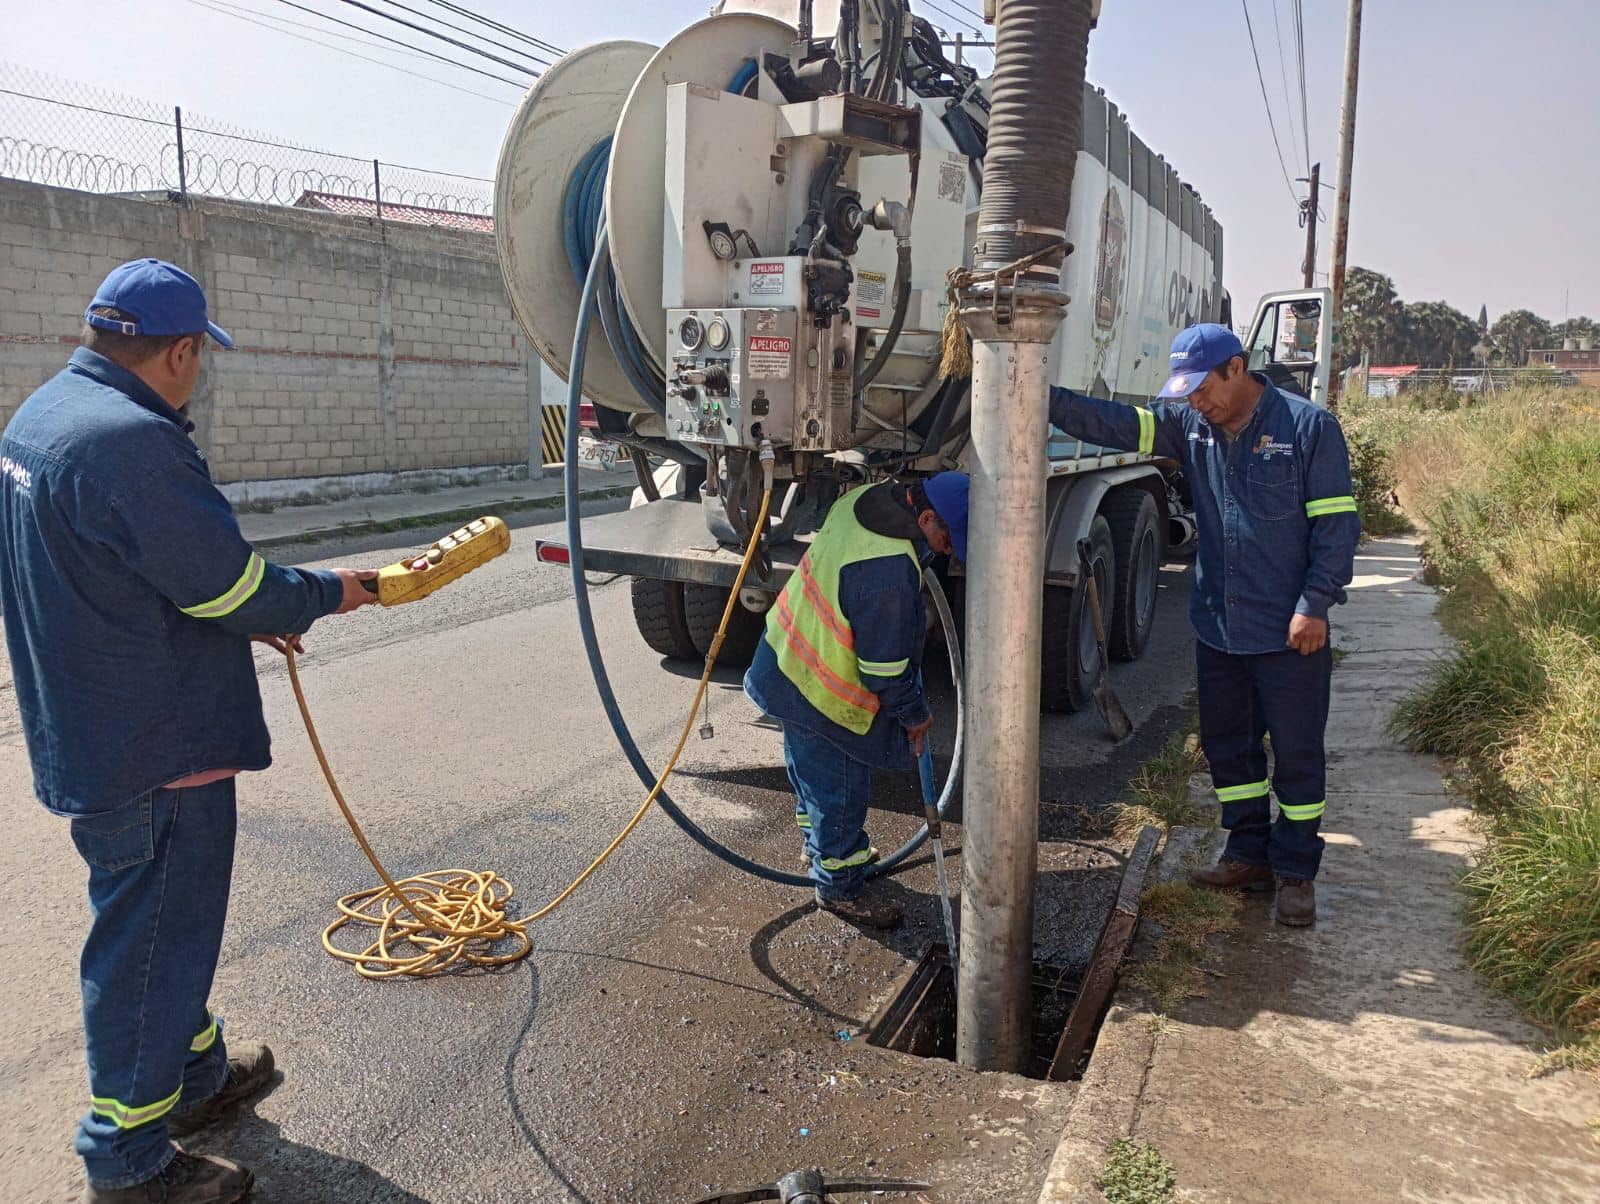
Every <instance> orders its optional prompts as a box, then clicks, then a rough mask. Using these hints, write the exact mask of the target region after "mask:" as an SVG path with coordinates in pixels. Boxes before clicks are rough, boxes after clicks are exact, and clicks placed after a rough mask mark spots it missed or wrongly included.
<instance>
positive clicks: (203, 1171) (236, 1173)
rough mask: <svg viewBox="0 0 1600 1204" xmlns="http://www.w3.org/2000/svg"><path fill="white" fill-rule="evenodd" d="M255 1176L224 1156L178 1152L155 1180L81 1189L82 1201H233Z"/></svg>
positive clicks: (172, 1203) (246, 1191)
mask: <svg viewBox="0 0 1600 1204" xmlns="http://www.w3.org/2000/svg"><path fill="white" fill-rule="evenodd" d="M255 1181H256V1177H255V1176H254V1175H253V1174H251V1173H250V1171H249V1170H247V1169H246V1168H244V1167H242V1166H240V1165H238V1164H237V1163H234V1162H229V1161H228V1160H227V1159H226V1158H216V1157H213V1156H212V1155H210V1154H204V1155H195V1154H185V1153H184V1152H183V1151H182V1150H179V1151H178V1155H177V1157H175V1158H174V1159H173V1160H172V1161H171V1162H169V1163H167V1165H166V1168H165V1169H164V1170H163V1171H162V1172H161V1173H160V1174H159V1175H157V1176H156V1177H155V1178H154V1179H146V1180H145V1181H144V1182H143V1183H135V1184H134V1185H133V1186H132V1187H96V1186H95V1185H94V1184H93V1183H91V1184H89V1186H88V1187H87V1188H85V1189H84V1193H83V1204H235V1202H236V1201H238V1200H243V1199H244V1198H245V1197H246V1196H248V1195H249V1194H250V1188H251V1187H252V1186H253V1185H254V1184H255Z"/></svg>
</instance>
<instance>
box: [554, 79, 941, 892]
mask: <svg viewBox="0 0 1600 1204" xmlns="http://www.w3.org/2000/svg"><path fill="white" fill-rule="evenodd" d="M755 71H756V64H755V60H753V59H752V60H750V61H749V62H748V63H746V64H745V66H744V67H741V68H740V70H739V73H738V74H737V75H735V76H734V85H738V84H739V80H740V78H741V77H743V76H745V74H746V72H748V73H749V75H748V78H745V79H744V85H741V86H732V85H730V88H729V91H740V90H741V88H742V86H747V85H748V84H749V82H750V80H751V79H754V78H755ZM610 151H611V139H610V138H609V137H608V138H606V139H604V140H602V141H601V142H599V143H596V144H595V146H594V147H592V148H591V149H590V150H589V152H588V153H587V154H586V155H584V157H583V158H582V159H581V160H579V162H578V166H577V167H576V168H575V169H574V170H573V174H572V177H571V179H570V180H569V181H568V184H567V193H566V198H565V201H564V203H563V214H562V219H563V234H564V240H565V243H566V250H567V259H568V262H569V263H570V264H571V265H572V269H573V275H574V278H575V279H577V280H578V281H580V282H581V284H582V287H583V292H582V294H581V297H580V300H579V304H578V323H577V329H576V331H575V332H574V334H573V340H572V358H571V367H570V370H569V376H568V380H567V430H566V452H565V455H566V466H565V468H564V470H563V473H562V485H563V494H564V501H565V504H566V511H567V514H566V527H567V548H568V554H569V557H570V567H571V570H572V592H573V600H574V602H575V603H576V605H577V610H578V631H579V633H580V634H581V636H582V638H583V648H584V653H585V655H586V656H587V657H588V661H589V671H590V673H591V675H592V676H593V678H594V684H595V690H596V692H597V693H598V694H599V695H600V704H601V706H602V707H603V708H604V709H605V713H606V719H607V720H608V721H609V722H610V724H611V730H612V732H613V734H614V735H615V736H616V738H617V744H618V745H619V746H620V747H621V749H622V752H623V755H624V756H625V757H626V758H627V759H628V764H630V765H631V766H633V772H634V773H635V774H636V775H637V776H638V778H639V781H640V782H642V783H643V784H644V785H645V787H646V788H654V786H655V784H656V774H655V773H654V772H653V771H652V770H651V769H650V766H649V763H648V762H646V761H645V759H644V754H643V753H641V752H640V751H639V745H638V743H637V742H636V741H635V740H634V738H633V733H632V732H631V731H629V729H628V724H627V721H626V720H625V719H624V718H623V717H622V708H621V707H620V706H619V705H618V703H617V696H616V691H615V690H613V689H612V687H611V677H610V674H609V673H607V671H606V666H605V660H604V658H603V657H602V656H601V654H600V641H599V638H598V636H597V635H596V632H595V626H594V612H593V609H592V608H591V607H590V605H589V583H588V580H587V579H586V577H585V576H584V562H583V524H582V519H581V517H580V515H579V511H578V507H579V500H580V499H579V496H578V467H577V466H578V429H579V423H578V408H579V405H580V403H581V401H582V398H583V371H584V362H585V360H586V359H587V354H588V339H589V327H590V324H591V323H592V322H593V321H594V318H595V315H596V313H597V312H600V313H602V326H604V327H605V328H606V335H607V338H608V340H609V341H610V342H611V348H612V351H613V353H614V354H616V357H617V360H618V362H619V363H621V364H622V365H623V370H624V372H625V373H626V374H627V375H628V377H629V381H630V383H632V384H633V386H634V388H635V389H636V390H638V391H639V392H640V395H641V397H643V398H644V399H645V400H646V402H648V403H649V404H650V405H651V408H652V409H658V408H659V407H661V406H663V405H664V401H662V400H661V399H660V397H659V393H658V394H657V395H655V396H652V395H650V394H648V393H647V392H646V391H645V389H644V388H643V385H644V381H642V380H636V379H635V372H634V369H638V375H639V376H641V377H645V378H647V379H648V378H649V377H650V376H651V375H653V374H651V373H648V372H646V371H644V369H645V367H646V365H647V364H649V362H650V361H649V358H648V355H647V353H645V351H644V349H643V345H642V343H641V342H640V340H639V337H638V332H637V331H636V330H634V329H633V325H632V323H631V322H630V321H629V320H628V316H627V313H626V311H625V310H623V309H622V306H621V304H620V299H619V298H618V297H617V295H616V279H615V275H614V273H613V272H612V268H611V253H610V236H609V232H608V231H607V230H606V227H605V181H606V172H607V168H608V166H609V155H610ZM602 293H604V294H608V296H606V297H605V298H602ZM608 301H609V302H610V303H611V305H612V306H613V307H614V310H615V312H616V316H617V318H618V319H619V321H618V322H617V329H616V331H615V332H613V329H612V328H611V327H610V326H608V325H607V324H606V322H605V320H604V310H605V308H606V305H607V302H608ZM619 341H620V342H621V344H622V345H621V346H619ZM635 356H637V357H638V359H637V360H635V362H634V363H632V364H630V363H628V362H627V361H629V360H630V359H634V357H635ZM663 388H664V382H663ZM933 585H934V586H935V588H934V590H933V598H934V604H935V607H936V608H937V610H938V611H939V616H940V621H941V623H942V624H943V627H944V631H945V633H946V637H947V639H948V640H950V641H951V642H950V644H949V648H950V659H951V671H952V675H953V677H954V679H955V682H956V691H957V697H956V737H955V751H954V755H953V759H952V762H951V766H950V774H949V776H948V777H947V778H946V780H945V785H944V790H943V792H942V794H941V795H940V797H939V801H938V811H939V813H940V814H941V815H942V814H943V813H944V811H945V809H946V808H947V807H948V806H949V804H950V798H951V796H952V794H953V793H954V790H955V783H956V778H957V774H958V771H959V768H960V765H961V754H962V744H963V723H962V712H963V710H964V706H963V700H962V697H961V692H962V677H963V674H962V671H961V653H960V649H959V647H958V646H957V645H956V644H955V642H954V639H955V624H954V620H953V618H952V617H951V615H950V610H949V606H948V604H947V602H946V601H945V597H944V593H943V591H942V590H939V589H938V588H937V585H938V582H937V579H934V580H933ZM656 802H658V803H659V804H660V805H661V809H662V810H663V811H665V812H666V813H667V817H668V818H669V819H671V820H672V822H673V823H675V824H677V825H678V827H679V828H681V829H682V830H683V831H684V833H685V834H686V835H688V836H689V838H690V839H692V840H693V841H694V842H695V843H696V844H698V845H699V846H700V847H701V848H703V849H705V850H706V851H707V852H708V853H710V854H712V855H713V856H715V857H718V858H720V859H721V860H723V861H725V862H727V863H728V864H729V865H731V866H733V867H734V868H735V869H739V870H743V871H744V872H745V873H747V874H750V875H752V876H753V877H756V878H761V879H764V880H765V881H767V882H775V883H778V884H779V885H781V886H799V887H811V886H812V885H814V884H813V882H812V880H811V879H810V878H809V877H806V876H803V875H800V874H791V873H787V872H785V871H783V870H776V869H773V868H772V867H771V866H766V865H762V864H761V863H760V862H757V861H752V860H751V859H750V858H748V857H745V856H744V855H743V854H740V853H737V852H735V851H734V850H733V849H730V848H728V847H727V846H726V845H724V844H723V843H721V842H720V841H718V840H717V839H716V838H715V837H713V836H712V835H710V833H708V832H706V830H705V829H704V828H702V827H700V825H699V824H697V823H695V822H694V820H692V819H690V818H689V816H688V815H686V814H685V813H684V811H683V810H682V808H680V807H679V806H678V805H677V804H676V803H675V802H673V801H672V799H671V797H670V796H668V794H667V792H666V791H665V790H662V791H661V792H660V793H659V794H658V795H657V796H656ZM927 839H928V826H927V825H926V824H923V826H922V828H921V830H920V831H918V832H917V833H916V834H915V835H914V836H913V837H912V838H911V839H910V840H908V841H907V842H906V843H905V844H904V845H902V846H901V847H900V848H899V849H897V850H895V852H894V853H892V854H890V856H888V857H887V858H885V859H884V860H882V861H880V862H878V863H877V864H876V865H874V866H872V867H871V868H870V869H868V870H867V876H868V877H877V876H879V875H882V874H887V873H889V872H890V871H892V870H894V869H895V868H897V867H898V866H899V865H900V864H901V863H902V862H904V861H905V860H906V859H907V858H908V857H910V856H911V855H912V854H913V853H915V852H916V851H917V850H918V849H919V848H921V847H922V844H923V842H924V841H926V840H927Z"/></svg>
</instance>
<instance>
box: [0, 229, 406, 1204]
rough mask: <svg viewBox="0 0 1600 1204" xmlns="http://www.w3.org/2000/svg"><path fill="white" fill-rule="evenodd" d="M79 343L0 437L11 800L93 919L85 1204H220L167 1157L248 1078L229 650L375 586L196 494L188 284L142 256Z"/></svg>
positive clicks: (247, 1084) (194, 349)
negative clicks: (263, 541) (293, 557)
mask: <svg viewBox="0 0 1600 1204" xmlns="http://www.w3.org/2000/svg"><path fill="white" fill-rule="evenodd" d="M84 319H85V323H86V325H85V326H84V329H83V336H82V342H83V345H82V346H81V347H80V348H79V349H78V350H76V351H74V352H73V353H72V358H71V361H70V362H69V363H68V365H67V367H66V368H65V369H64V370H63V371H61V372H60V373H58V374H57V375H56V376H54V377H52V378H51V379H50V380H49V381H47V382H46V383H45V384H44V385H42V386H41V387H40V388H39V389H38V390H37V391H36V392H35V393H34V394H33V395H32V396H31V397H29V398H28V399H27V400H26V401H25V402H23V403H22V406H21V408H20V409H18V411H17V413H16V415H15V416H14V417H13V418H12V419H11V421H10V423H9V424H8V425H7V426H6V429H5V434H4V436H3V437H0V470H3V476H0V536H3V538H0V608H3V611H4V616H5V633H6V645H7V648H8V649H9V651H10V655H11V668H12V674H13V681H14V684H15V689H16V699H17V706H18V710H19V711H20V713H21V719H22V728H23V734H24V736H25V738H26V741H27V747H28V757H29V760H30V762H31V763H32V766H33V787H34V793H35V794H36V795H37V796H38V798H39V801H40V802H41V803H43V804H44V805H45V807H47V808H48V809H49V810H51V811H52V812H54V813H56V814H57V815H62V816H66V817H68V818H69V819H70V820H71V821H72V842H73V844H74V846H76V848H77V851H78V853H79V855H80V856H81V857H82V858H83V860H84V861H85V862H86V863H87V864H88V868H89V907H90V911H91V912H92V914H93V921H92V923H91V925H90V928H89V935H88V939H87V940H86V941H85V942H84V946H83V956H82V960H81V966H80V977H81V980H82V988H83V1023H84V1030H85V1036H86V1038H87V1045H88V1064H89V1095H90V1102H89V1110H88V1112H87V1113H86V1114H85V1115H84V1117H83V1119H82V1121H81V1123H80V1124H79V1126H78V1136H77V1141H76V1149H77V1152H78V1154H79V1155H80V1156H81V1157H82V1158H83V1160H84V1166H85V1170H86V1172H87V1176H88V1186H87V1188H86V1189H85V1194H84V1199H85V1200H86V1201H88V1202H89V1204H132V1202H133V1201H140V1202H149V1201H164V1202H166V1204H231V1202H232V1201H235V1200H242V1199H243V1198H244V1197H245V1196H246V1195H248V1194H249V1192H250V1187H251V1182H252V1176H251V1173H250V1172H249V1170H247V1169H245V1168H243V1167H240V1166H238V1165H236V1164H234V1163H232V1162H230V1161H228V1160H227V1159H223V1158H217V1157H211V1156H205V1157H197V1156H194V1155H190V1154H187V1153H184V1152H183V1151H181V1150H180V1149H179V1148H178V1147H177V1146H176V1145H174V1144H173V1141H172V1138H173V1137H181V1136H184V1135H186V1134H189V1133H193V1132H195V1131H197V1130H199V1129H202V1128H204V1127H206V1126H207V1125H209V1124H211V1123H213V1122H215V1121H217V1120H219V1119H221V1118H222V1117H223V1116H225V1115H226V1114H227V1113H228V1112H229V1111H230V1110H231V1109H233V1108H235V1107H236V1106H237V1105H238V1104H240V1103H241V1102H242V1101H243V1100H245V1099H247V1098H248V1097H250V1096H251V1095H254V1094H255V1093H257V1092H259V1091H261V1090H262V1089H263V1088H264V1087H265V1086H267V1084H268V1083H269V1082H270V1081H271V1080H272V1077H273V1070H274V1062H273V1056H272V1052H271V1051H270V1050H269V1049H268V1048H267V1047H266V1046H265V1045H261V1044H251V1045H243V1046H240V1045H235V1046H234V1047H232V1048H230V1046H229V1045H228V1044H227V1043H226V1042H224V1040H223V1033H222V1020H221V1019H220V1018H219V1017H218V1016H217V1015H216V1014H215V1013H214V1012H212V1011H211V1010H210V1005H209V1001H208V996H209V994H210V991H211V981H212V976H213V974H214V973H215V971H216V967H217V956H218V953H219V951H220V950H221V947H222V931H223V920H224V917H225V916H226V914H227V909H228V887H229V880H230V877H231V875H232V871H233V848H234V834H235V827H236V813H235V799H234V778H235V776H236V775H237V774H239V773H240V772H242V771H245V770H256V769H265V768H266V767H267V765H268V764H270V762H271V759H272V758H271V754H270V749H269V742H268V737H267V726H266V721H265V719H264V717H263V715H262V711H261V695H260V692H259V690H258V689H257V686H256V671H255V659H254V657H253V655H252V652H251V641H252V639H254V640H257V641H260V642H262V643H266V644H270V645H271V646H273V647H275V648H277V649H278V650H279V651H283V650H284V648H285V645H286V643H287V642H289V641H294V642H295V646H296V647H298V637H299V634H300V633H301V632H304V631H305V630H306V629H307V628H309V627H310V626H311V625H312V623H314V622H315V621H316V620H317V619H319V618H321V617H322V616H324V615H329V614H335V613H337V614H343V613H344V612H346V611H350V610H354V609H355V608H356V607H358V606H364V605H366V604H367V603H369V602H372V601H374V600H375V598H374V595H373V594H372V593H370V592H368V590H367V588H366V586H365V585H364V584H363V582H364V581H367V580H370V579H371V578H374V577H376V576H377V574H376V573H374V572H369V571H357V570H353V569H334V570H326V571H323V570H305V569H293V568H281V567H279V566H278V565H275V564H270V563H268V562H267V561H265V560H263V559H262V557H261V556H260V555H259V554H258V553H257V552H256V551H255V549H254V548H252V547H251V546H250V544H248V543H247V542H246V541H245V539H244V537H243V536H242V535H241V534H240V533H239V525H238V523H237V522H236V521H235V519H234V515H233V510H232V507H230V506H229V504H228V501H227V499H226V498H224V497H223V496H222V494H221V493H220V492H219V491H218V490H217V487H216V486H215V485H214V484H212V481H211V474H210V471H209V469H208V468H207V466H206V462H205V458H204V457H203V456H202V455H201V453H200V449H199V448H198V447H196V446H195V444H194V442H193V441H192V440H191V439H190V437H189V436H190V432H191V431H193V430H194V424H193V423H192V422H190V421H189V419H188V417H187V416H186V414H185V407H186V406H187V404H188V402H189V398H190V396H191V395H192V394H193V392H194V389H195V385H196V383H197V381H198V380H199V378H200V373H201V369H202V364H203V362H204V351H205V347H206V345H207V344H208V343H216V344H218V345H220V346H222V347H232V346H233V342H232V340H231V339H230V338H229V336H228V333H227V332H226V331H225V330H223V329H222V328H221V327H219V326H217V325H216V324H215V323H213V322H211V321H210V319H209V318H208V316H207V313H206V297H205V293H204V291H203V290H202V289H201V287H200V285H199V284H198V283H197V282H196V281H195V280H194V278H193V277H191V276H189V275H188V274H187V273H186V272H184V271H182V270H181V269H179V268H177V267H175V266H174V265H172V264H170V263H163V262H161V261H160V260H155V259H142V260H136V261H134V262H132V263H127V264H123V265H122V266H121V267H119V268H117V269H116V270H114V271H113V272H112V273H111V274H110V275H109V276H107V277H106V279H105V282H104V283H103V284H101V286H100V289H99V291H98V292H97V293H96V294H95V298H94V300H93V301H92V302H91V303H90V306H89V309H88V311H87V312H86V313H85V315H84Z"/></svg>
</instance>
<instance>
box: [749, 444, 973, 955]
mask: <svg viewBox="0 0 1600 1204" xmlns="http://www.w3.org/2000/svg"><path fill="white" fill-rule="evenodd" d="M967 491H968V480H967V477H965V476H964V475H962V474H961V473H956V472H942V473H938V474H936V475H934V476H932V477H929V478H927V479H926V480H923V481H912V482H910V483H909V484H908V483H906V482H896V481H887V482H884V483H882V484H878V485H863V486H861V487H860V488H857V489H854V490H852V491H851V492H849V493H847V494H845V495H844V496H843V497H842V498H840V499H839V500H838V501H837V502H835V503H834V504H833V507H832V509H830V510H829V511H828V517H827V519H826V521H825V522H824V523H823V524H822V529H821V530H820V531H818V532H817V536H816V538H815V539H814V540H813V541H812V543H811V547H810V548H809V549H808V550H807V552H806V554H805V556H804V557H803V558H802V559H801V561H800V566H799V568H797V569H796V570H795V571H794V573H793V574H792V575H791V576H790V578H789V581H788V584H787V585H786V586H785V587H784V590H783V592H782V593H781V594H780V595H779V596H778V600H777V602H776V603H775V604H774V605H773V607H772V610H771V611H770V612H769V613H768V616H767V627H766V634H765V638H763V639H762V640H761V642H760V644H759V645H758V646H757V648H756V656H755V660H754V662H753V663H752V664H751V666H750V670H749V672H748V673H746V675H745V680H744V688H745V692H746V693H747V694H749V696H750V698H751V699H752V700H753V701H754V702H755V703H756V704H757V705H758V706H760V707H761V709H762V710H763V711H765V712H766V713H767V714H768V715H771V716H772V717H773V718H774V719H777V720H779V721H781V722H782V724H783V755H784V763H785V765H786V767H787V768H788V771H789V781H790V783H791V784H792V785H793V786H794V792H795V798H796V800H797V802H796V806H795V822H796V823H797V824H798V825H799V827H800V830H801V832H802V833H804V835H805V858H806V865H807V867H808V869H809V870H810V874H811V878H812V881H813V882H814V883H815V887H816V900H817V905H818V906H819V907H820V908H822V909H823V910H824V911H829V912H833V913H835V914H837V915H839V916H842V917H843V918H844V919H846V920H850V921H852V922H854V923H858V924H864V925H866V926H868V927H872V928H892V927H894V926H895V925H896V924H898V923H899V922H900V919H901V908H900V905H899V904H898V903H896V902H895V901H894V900H892V899H887V898H884V897H882V896H881V895H880V894H879V893H878V892H876V891H873V890H871V889H869V887H868V883H867V877H866V874H867V869H868V867H869V866H870V865H871V864H872V862H873V860H874V859H875V858H876V852H875V850H874V849H873V847H872V841H871V840H870V839H869V838H868V836H867V830H866V822H867V800H868V797H869V794H870V789H871V770H872V769H874V768H877V769H914V768H915V766H916V762H915V760H914V759H913V757H914V756H915V755H918V754H920V753H921V751H922V742H923V741H924V740H925V739H926V738H927V733H928V731H929V729H930V728H931V727H932V726H933V715H932V713H931V712H930V711H929V709H928V702H927V699H926V697H925V696H924V695H923V690H922V672H921V666H922V648H923V643H924V641H925V639H926V637H927V626H928V624H927V610H926V607H925V605H924V603H923V598H922V573H923V569H924V567H925V566H926V564H927V563H928V562H929V561H930V560H931V559H932V557H933V556H934V555H935V554H939V555H946V556H948V555H954V556H955V557H956V558H957V559H959V560H965V559H966V555H967Z"/></svg>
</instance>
